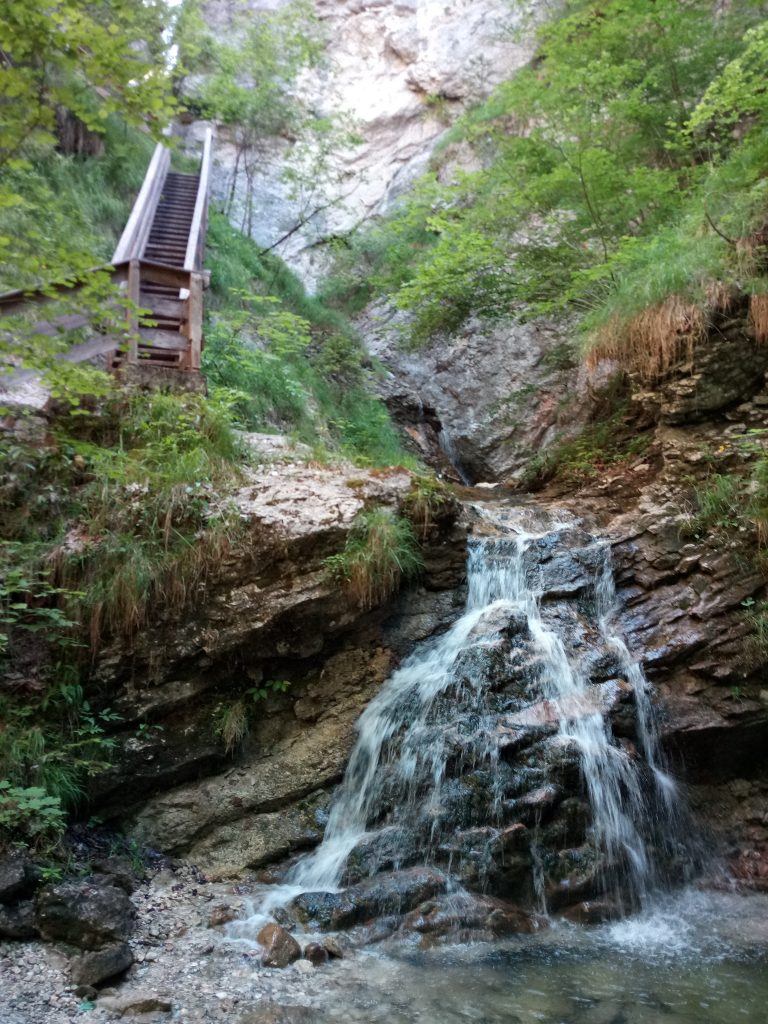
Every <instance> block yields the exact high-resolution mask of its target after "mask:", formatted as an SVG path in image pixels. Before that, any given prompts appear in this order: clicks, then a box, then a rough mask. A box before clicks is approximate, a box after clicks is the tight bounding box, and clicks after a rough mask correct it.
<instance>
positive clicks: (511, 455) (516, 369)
mask: <svg viewBox="0 0 768 1024" xmlns="http://www.w3.org/2000/svg"><path fill="white" fill-rule="evenodd" d="M406 326H407V317H406V316H405V315H404V314H402V313H398V312H396V311H393V309H392V308H391V307H390V306H388V305H387V304H386V303H376V304H374V305H373V306H372V307H371V308H370V309H369V310H368V311H367V312H366V313H365V314H364V315H363V317H361V319H360V321H359V322H358V327H359V329H360V332H361V334H362V336H363V338H364V339H365V344H366V346H367V348H368V350H369V351H370V352H371V354H372V355H374V356H376V358H378V359H380V360H381V362H382V363H383V364H384V366H385V367H386V369H387V370H388V371H389V374H388V376H387V377H386V378H385V379H383V380H382V381H381V383H380V384H379V385H378V387H379V392H380V394H381V396H382V398H383V399H384V400H385V402H386V403H387V406H388V407H389V410H390V412H391V414H392V415H393V418H394V419H395V421H396V422H397V423H399V424H400V426H401V427H402V428H403V429H404V430H405V432H406V434H407V435H408V436H409V437H410V439H411V442H412V443H413V445H414V447H415V448H416V450H417V451H418V452H419V454H420V455H421V457H422V458H424V459H425V460H426V461H427V462H429V463H430V464H431V465H433V466H435V467H437V468H439V469H441V470H443V471H448V472H449V473H450V469H451V467H453V469H454V470H456V472H457V473H458V475H459V477H460V478H461V479H462V481H463V482H464V483H468V484H476V483H478V482H481V481H492V482H509V483H513V484H515V483H517V482H518V481H519V478H520V477H521V475H522V474H523V472H524V471H525V470H526V469H527V468H529V467H530V465H531V462H532V460H534V459H535V458H536V457H537V456H540V455H541V454H542V453H543V452H545V451H546V450H547V448H549V447H551V446H552V445H554V444H555V443H556V442H558V441H559V440H561V439H563V438H567V437H569V436H572V435H574V434H575V433H578V431H579V430H580V429H581V427H582V426H583V424H584V423H585V422H587V420H588V419H589V416H590V414H591V412H592V410H593V409H594V407H595V403H596V401H599V400H600V395H601V392H602V390H603V389H604V388H605V387H606V386H607V385H608V384H609V382H610V381H611V378H612V377H614V376H615V373H616V369H615V367H614V366H613V365H611V364H607V363H605V364H603V365H601V366H599V367H598V368H596V369H595V370H587V369H586V368H585V367H583V366H580V365H579V359H578V356H577V353H576V349H575V345H574V340H573V337H572V328H571V325H569V324H568V323H567V322H562V321H561V322H555V321H547V320H543V319H539V320H531V321H527V322H524V323H523V322H518V321H516V320H512V319H509V320H501V321H497V322H495V323H492V322H488V321H479V320H477V319H474V318H473V319H470V320H468V321H467V323H466V324H465V325H464V326H463V327H462V328H461V329H460V330H458V331H456V332H455V333H453V334H451V335H448V336H441V337H438V338H435V339H434V340H432V341H430V342H429V343H427V344H425V345H424V346H422V347H420V348H419V349H418V350H416V351H412V350H408V349H407V348H404V347H403V345H402V338H403V329H404V327H406Z"/></svg>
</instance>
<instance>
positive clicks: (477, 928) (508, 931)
mask: <svg viewBox="0 0 768 1024" xmlns="http://www.w3.org/2000/svg"><path fill="white" fill-rule="evenodd" d="M536 927H537V923H536V921H535V920H534V918H533V917H532V915H531V914H530V912H528V911H524V910H521V909H520V908H519V907H516V906H514V905H513V904H510V903H505V902H504V901H502V900H497V899H492V898H490V897H483V896H470V895H467V894H463V895H460V896H454V897H450V896H448V897H442V898H438V899H435V900H430V901H428V902H427V903H425V904H423V905H422V906H420V907H418V908H417V909H416V910H415V911H413V912H412V913H411V914H409V915H408V916H407V917H406V919H405V921H404V922H403V930H404V931H415V932H419V934H422V935H430V936H433V937H438V936H439V937H441V938H449V939H450V940H452V941H467V940H468V939H470V938H471V937H473V936H475V935H478V934H483V935H485V936H501V935H514V934H521V933H523V934H527V933H530V932H532V931H533V930H534V929H535V928H536Z"/></svg>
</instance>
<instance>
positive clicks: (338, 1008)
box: [315, 892, 768, 1024]
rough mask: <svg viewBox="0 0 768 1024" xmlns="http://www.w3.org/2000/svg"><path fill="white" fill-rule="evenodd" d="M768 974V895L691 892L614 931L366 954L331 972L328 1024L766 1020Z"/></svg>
mask: <svg viewBox="0 0 768 1024" xmlns="http://www.w3.org/2000/svg"><path fill="white" fill-rule="evenodd" d="M767 967H768V897H761V896H750V897H742V896H736V895H725V894H703V893H691V892H686V893H681V894H678V895H677V896H676V897H675V898H673V899H670V900H669V901H668V902H666V903H663V904H660V905H659V906H658V907H657V908H656V909H655V910H653V911H649V912H647V913H646V914H644V915H642V916H639V917H634V918H628V919H626V920H624V921H622V922H620V923H618V924H614V925H607V926H602V927H598V928H579V927H577V926H568V925H558V926H557V927H553V928H551V929H549V930H547V931H543V932H541V933H539V934H538V935H533V936H521V937H519V938H516V939H515V940H513V941H510V942H505V943H500V944H493V945H485V944H479V945H475V946H461V947H458V946H455V947H451V948H447V949H446V948H442V949H434V950H427V951H418V950H415V949H413V948H409V947H407V946H402V945H401V946H399V947H398V946H395V947H393V948H391V949H388V950H382V949H379V950H375V951H369V952H367V953H365V954H362V955H358V956H354V957H353V958H351V959H349V960H344V961H340V962H337V963H334V964H332V965H330V966H328V967H326V968H323V971H322V974H323V975H324V976H325V977H327V978H328V979H329V980H330V979H331V978H332V979H333V988H332V990H331V991H330V992H329V993H327V994H323V996H321V998H320V999H318V1000H317V1001H315V1006H316V1007H317V1008H318V1016H317V1018H316V1020H317V1024H333V1022H336V1021H345V1022H348V1024H469V1022H472V1024H765V1022H766V1021H768V970H767V969H766V968H767ZM323 980H324V979H323ZM318 982H320V975H318Z"/></svg>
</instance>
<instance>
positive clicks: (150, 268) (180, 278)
mask: <svg viewBox="0 0 768 1024" xmlns="http://www.w3.org/2000/svg"><path fill="white" fill-rule="evenodd" d="M141 279H142V281H144V282H149V283H151V284H164V285H168V286H169V287H171V288H179V289H181V288H188V287H189V271H187V270H184V269H182V268H181V267H172V266H170V265H169V264H168V263H154V262H152V261H151V260H142V261H141Z"/></svg>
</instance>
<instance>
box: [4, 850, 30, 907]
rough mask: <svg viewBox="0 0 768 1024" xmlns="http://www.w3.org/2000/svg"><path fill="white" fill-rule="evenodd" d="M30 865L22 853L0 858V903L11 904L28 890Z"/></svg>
mask: <svg viewBox="0 0 768 1024" xmlns="http://www.w3.org/2000/svg"><path fill="white" fill-rule="evenodd" d="M31 869H32V864H31V862H30V860H29V858H28V857H26V856H25V855H24V854H23V853H12V854H9V855H7V856H2V857H0V903H11V902H13V901H14V900H15V899H17V898H18V897H19V896H21V895H22V894H23V893H24V891H25V890H28V889H29V888H30V883H31Z"/></svg>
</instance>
